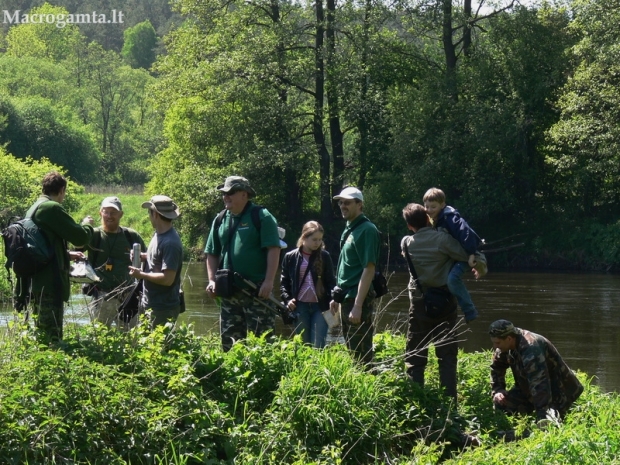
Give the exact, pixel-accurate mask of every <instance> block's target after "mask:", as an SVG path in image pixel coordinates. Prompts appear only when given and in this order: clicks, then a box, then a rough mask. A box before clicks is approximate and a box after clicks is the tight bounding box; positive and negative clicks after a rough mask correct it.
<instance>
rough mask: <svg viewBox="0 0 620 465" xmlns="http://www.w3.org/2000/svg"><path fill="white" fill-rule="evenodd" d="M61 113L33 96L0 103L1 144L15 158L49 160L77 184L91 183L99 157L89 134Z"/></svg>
mask: <svg viewBox="0 0 620 465" xmlns="http://www.w3.org/2000/svg"><path fill="white" fill-rule="evenodd" d="M63 110H65V109H64V108H58V107H55V106H53V105H52V104H51V103H50V101H48V100H45V99H43V98H37V97H34V96H30V97H27V98H19V99H18V98H14V99H10V100H4V101H0V112H1V113H5V114H6V115H7V116H8V119H7V125H6V128H5V129H4V130H2V131H0V141H1V142H3V143H6V144H7V149H8V150H9V151H10V152H11V153H12V154H13V155H15V156H16V157H19V158H26V157H29V156H31V157H32V158H34V159H35V160H40V159H42V158H48V159H49V160H51V161H52V162H53V163H55V164H57V165H60V166H63V167H64V168H65V169H66V170H67V172H68V173H69V174H70V175H71V176H73V177H74V178H75V179H76V180H77V181H79V182H82V183H85V182H89V181H94V180H95V179H96V167H97V166H98V164H99V159H100V157H101V155H100V153H99V151H98V150H97V148H96V147H95V145H94V143H93V141H92V140H91V138H90V134H89V133H88V132H87V131H86V130H85V129H84V128H83V127H82V126H81V125H80V124H79V123H76V122H75V121H72V120H71V119H70V117H69V116H67V115H66V114H65V113H66V112H65V111H63Z"/></svg>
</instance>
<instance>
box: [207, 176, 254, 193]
mask: <svg viewBox="0 0 620 465" xmlns="http://www.w3.org/2000/svg"><path fill="white" fill-rule="evenodd" d="M217 190H218V191H220V192H223V193H224V194H228V193H229V192H230V191H232V190H235V191H246V192H247V193H248V194H250V196H255V195H256V192H255V191H254V189H252V186H250V181H248V180H247V179H246V178H244V177H243V176H228V177H227V178H226V181H224V184H220V185H219V186H217Z"/></svg>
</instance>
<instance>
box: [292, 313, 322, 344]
mask: <svg viewBox="0 0 620 465" xmlns="http://www.w3.org/2000/svg"><path fill="white" fill-rule="evenodd" d="M295 313H297V325H296V326H295V334H301V337H302V339H303V341H304V343H306V344H312V345H313V346H314V347H316V348H318V349H321V348H323V347H325V339H326V338H327V329H328V327H327V322H326V321H325V318H323V312H322V311H321V309H320V308H319V304H318V303H316V302H297V308H296V309H295Z"/></svg>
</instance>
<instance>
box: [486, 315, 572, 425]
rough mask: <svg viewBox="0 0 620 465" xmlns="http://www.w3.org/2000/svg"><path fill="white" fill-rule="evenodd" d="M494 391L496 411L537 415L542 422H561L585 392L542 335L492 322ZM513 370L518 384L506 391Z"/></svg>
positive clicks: (555, 350)
mask: <svg viewBox="0 0 620 465" xmlns="http://www.w3.org/2000/svg"><path fill="white" fill-rule="evenodd" d="M489 335H490V336H491V342H492V343H493V350H494V352H493V361H492V363H491V389H492V396H493V405H494V406H495V408H498V409H500V410H503V411H505V412H506V413H508V414H515V413H517V414H525V413H532V412H535V413H536V417H537V419H538V420H539V421H541V420H542V421H543V422H545V421H547V420H548V419H550V418H554V419H558V420H561V419H562V418H564V416H565V415H566V413H567V412H568V410H569V408H570V407H571V405H572V404H573V402H575V401H576V400H577V399H578V398H579V396H580V395H581V393H582V392H583V386H582V384H581V383H580V382H579V380H578V379H577V376H575V373H573V371H572V370H571V369H570V368H569V367H568V365H566V363H565V362H564V360H563V359H562V357H561V356H560V354H559V353H558V351H557V349H556V348H555V347H554V346H553V344H552V343H551V342H550V341H549V340H548V339H546V338H545V337H543V336H540V335H538V334H535V333H532V332H530V331H527V330H525V329H520V328H517V327H515V326H514V325H513V324H512V323H511V322H510V321H508V320H497V321H495V322H493V323H491V326H490V327H489ZM508 368H510V369H511V370H512V374H513V377H514V380H515V385H514V386H513V387H512V388H511V389H510V390H506V371H507V370H508Z"/></svg>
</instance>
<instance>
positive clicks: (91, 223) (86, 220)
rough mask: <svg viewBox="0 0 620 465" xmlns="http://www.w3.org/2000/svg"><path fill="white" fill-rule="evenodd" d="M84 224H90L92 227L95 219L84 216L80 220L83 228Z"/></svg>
mask: <svg viewBox="0 0 620 465" xmlns="http://www.w3.org/2000/svg"><path fill="white" fill-rule="evenodd" d="M85 224H90V225H91V226H94V225H95V219H94V218H93V217H92V216H90V215H86V216H85V217H84V219H83V220H82V226H84V225H85Z"/></svg>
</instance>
